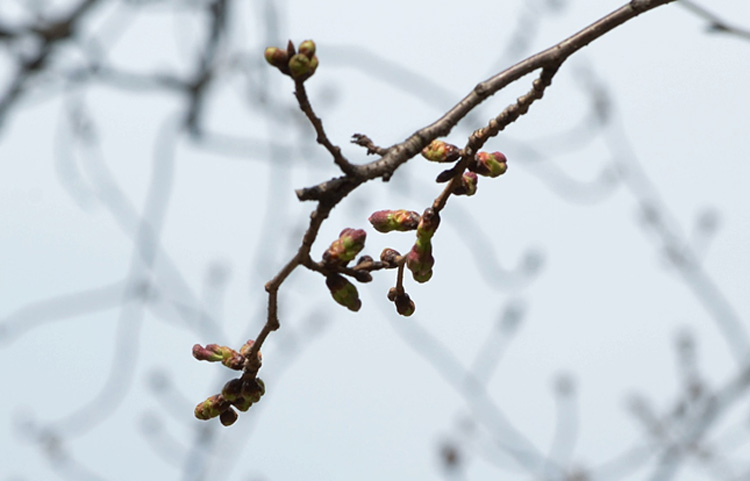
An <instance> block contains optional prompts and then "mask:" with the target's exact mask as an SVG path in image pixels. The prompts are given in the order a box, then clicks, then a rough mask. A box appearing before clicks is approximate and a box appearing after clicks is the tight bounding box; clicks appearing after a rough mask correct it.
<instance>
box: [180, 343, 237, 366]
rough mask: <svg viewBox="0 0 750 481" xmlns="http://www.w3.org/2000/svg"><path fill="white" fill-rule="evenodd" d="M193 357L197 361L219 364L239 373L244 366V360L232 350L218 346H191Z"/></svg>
mask: <svg viewBox="0 0 750 481" xmlns="http://www.w3.org/2000/svg"><path fill="white" fill-rule="evenodd" d="M193 357H194V358H196V359H197V360H199V361H208V362H219V361H221V363H222V364H223V365H225V366H226V367H228V368H229V369H234V370H235V371H239V370H241V369H242V368H243V366H244V365H245V358H244V357H242V356H241V355H240V353H238V352H237V351H235V350H234V349H231V348H229V347H227V346H219V345H218V344H207V345H206V347H202V346H201V345H200V344H196V345H194V346H193Z"/></svg>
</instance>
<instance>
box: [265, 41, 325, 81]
mask: <svg viewBox="0 0 750 481" xmlns="http://www.w3.org/2000/svg"><path fill="white" fill-rule="evenodd" d="M265 57H266V62H268V63H269V64H271V65H273V66H274V67H276V68H278V69H279V70H280V71H281V73H283V74H284V75H289V76H290V77H292V78H293V79H295V80H301V81H305V80H307V79H309V78H310V77H312V75H313V74H314V73H315V70H316V69H317V68H318V57H317V56H316V55H315V42H313V41H312V40H305V41H304V42H302V43H301V44H300V46H299V50H295V48H294V44H293V43H292V41H291V40H290V41H289V43H288V44H287V47H286V49H282V48H278V47H268V48H267V49H266V53H265Z"/></svg>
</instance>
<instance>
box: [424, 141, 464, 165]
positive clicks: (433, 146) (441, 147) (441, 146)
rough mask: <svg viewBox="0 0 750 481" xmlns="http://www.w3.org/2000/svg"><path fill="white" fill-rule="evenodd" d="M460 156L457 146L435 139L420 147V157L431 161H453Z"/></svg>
mask: <svg viewBox="0 0 750 481" xmlns="http://www.w3.org/2000/svg"><path fill="white" fill-rule="evenodd" d="M460 156H461V155H460V149H459V148H458V147H456V146H455V145H453V144H449V143H447V142H443V141H442V140H437V139H435V140H433V141H432V142H430V145H428V146H427V147H425V148H424V149H422V157H424V158H425V159H427V160H430V161H432V162H455V161H456V160H458V158H459V157H460Z"/></svg>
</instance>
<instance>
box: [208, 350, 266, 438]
mask: <svg viewBox="0 0 750 481" xmlns="http://www.w3.org/2000/svg"><path fill="white" fill-rule="evenodd" d="M253 344H254V341H252V340H250V341H247V342H246V343H245V344H244V345H243V346H242V347H241V348H240V351H239V352H237V351H235V350H234V349H231V348H229V347H226V346H219V345H217V344H208V345H206V346H205V347H204V346H201V345H200V344H196V345H195V346H193V357H194V358H196V359H197V360H199V361H208V362H221V363H222V364H223V365H224V366H226V367H228V368H229V369H233V370H235V371H241V370H243V369H244V368H245V367H247V366H248V365H250V364H251V363H250V359H249V357H250V351H251V349H252V347H253ZM260 362H261V355H260V352H258V355H257V362H256V366H257V365H259V364H260ZM265 392H266V386H265V384H264V383H263V380H262V379H260V378H256V377H247V376H246V375H243V376H241V377H239V378H236V379H232V380H231V381H229V382H227V383H226V384H225V385H224V387H223V388H222V389H221V393H219V394H214V395H213V396H211V397H209V398H208V399H206V400H205V401H203V402H201V403H200V404H198V405H197V406H195V412H194V413H195V417H196V418H198V419H202V420H209V419H213V418H215V417H218V418H219V420H220V421H221V424H223V425H224V426H231V425H232V424H234V422H235V421H237V417H238V415H237V412H236V411H235V410H234V409H235V408H236V409H238V410H240V411H242V412H245V411H247V410H248V409H250V406H252V405H253V404H254V403H256V402H258V401H259V400H260V398H261V396H263V394H265Z"/></svg>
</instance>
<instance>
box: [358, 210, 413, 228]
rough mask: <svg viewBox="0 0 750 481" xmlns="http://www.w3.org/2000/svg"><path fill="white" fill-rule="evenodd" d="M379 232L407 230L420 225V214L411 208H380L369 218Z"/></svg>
mask: <svg viewBox="0 0 750 481" xmlns="http://www.w3.org/2000/svg"><path fill="white" fill-rule="evenodd" d="M368 220H369V221H370V224H372V226H373V227H374V228H375V230H376V231H378V232H391V231H394V230H397V231H400V232H406V231H410V230H414V229H416V228H417V225H419V214H418V213H417V212H414V211H411V210H404V209H400V210H379V211H377V212H373V214H372V215H371V216H370V218H369V219H368Z"/></svg>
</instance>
